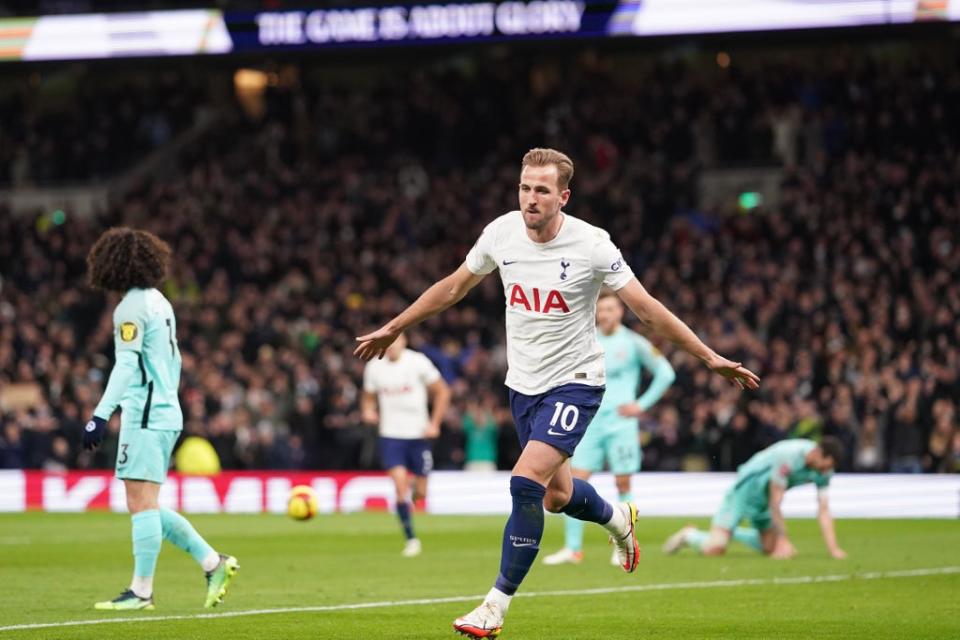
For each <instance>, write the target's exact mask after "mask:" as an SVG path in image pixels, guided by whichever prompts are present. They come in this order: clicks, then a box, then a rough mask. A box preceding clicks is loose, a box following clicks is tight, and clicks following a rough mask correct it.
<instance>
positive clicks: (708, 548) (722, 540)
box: [703, 531, 730, 556]
mask: <svg viewBox="0 0 960 640" xmlns="http://www.w3.org/2000/svg"><path fill="white" fill-rule="evenodd" d="M729 541H730V538H729V536H727V535H726V534H725V533H722V532H720V531H711V532H710V536H709V537H708V538H707V541H706V542H705V543H704V544H703V555H705V556H722V555H723V554H724V553H726V552H727V544H728V543H729Z"/></svg>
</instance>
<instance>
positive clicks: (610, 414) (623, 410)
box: [543, 289, 676, 565]
mask: <svg viewBox="0 0 960 640" xmlns="http://www.w3.org/2000/svg"><path fill="white" fill-rule="evenodd" d="M622 321H623V303H621V302H620V298H618V297H617V295H616V294H615V293H614V292H613V291H611V290H609V289H605V290H604V291H603V292H601V293H600V299H599V300H598V301H597V328H598V329H599V330H600V331H599V332H598V333H597V341H598V342H599V343H600V346H601V347H603V351H604V365H605V366H606V368H607V390H606V392H605V393H604V394H603V401H602V402H601V403H600V409H599V410H598V411H597V416H596V417H595V418H594V419H593V422H591V423H590V427H589V428H588V429H587V434H586V435H585V436H583V440H581V441H580V444H579V445H578V446H577V450H576V451H574V452H573V457H572V458H571V459H570V466H571V467H572V468H571V472H572V473H573V477H575V478H580V479H581V480H587V479H589V478H590V475H591V474H592V473H594V472H596V471H602V470H603V463H604V460H606V463H607V465H608V466H609V468H610V471H612V472H613V474H614V476H615V479H616V483H617V491H618V492H619V494H620V502H633V496H632V495H630V478H631V474H634V473H636V472H637V471H640V460H641V451H640V427H639V424H638V423H637V418H638V417H640V415H641V414H643V413H644V412H645V411H647V410H649V409H650V407H652V406H653V405H654V404H655V403H656V402H657V400H659V399H660V398H661V396H663V394H664V393H666V391H667V389H669V388H670V385H671V384H673V381H674V380H675V379H676V373H674V371H673V367H671V366H670V362H669V361H668V360H667V359H666V358H665V357H663V354H661V353H660V352H659V351H657V349H656V347H654V346H653V345H652V344H650V341H649V340H647V339H646V338H644V337H643V336H641V335H639V334H637V333H634V332H633V331H631V330H630V329H627V328H626V327H625V326H623V324H622ZM644 367H646V368H647V369H649V370H650V371H651V372H652V373H653V381H652V382H651V383H650V387H649V388H648V389H647V390H646V391H645V392H644V393H643V395H641V396H640V397H639V398H636V393H637V385H638V384H639V382H640V372H641V371H642V369H643V368H644ZM635 398H636V399H635ZM563 520H564V528H565V532H566V535H565V536H564V540H565V544H564V547H563V549H560V551H557V552H556V553H552V554H550V555H549V556H547V557H546V558H544V559H543V563H544V564H548V565H557V564H564V563H572V564H578V563H579V562H580V561H581V560H582V559H583V521H582V520H577V519H576V518H571V517H570V516H564V519H563ZM610 562H611V564H613V565H619V564H620V561H619V556H618V553H617V550H616V548H614V550H613V557H612V558H611V559H610Z"/></svg>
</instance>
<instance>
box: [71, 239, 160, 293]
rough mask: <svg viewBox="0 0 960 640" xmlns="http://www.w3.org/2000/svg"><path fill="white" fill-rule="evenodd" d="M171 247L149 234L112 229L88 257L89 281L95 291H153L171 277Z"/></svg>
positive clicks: (95, 245) (91, 250)
mask: <svg viewBox="0 0 960 640" xmlns="http://www.w3.org/2000/svg"><path fill="white" fill-rule="evenodd" d="M171 255H172V252H171V251H170V245H168V244H167V243H166V242H164V241H163V240H161V239H160V238H158V237H157V236H155V235H153V234H152V233H150V232H148V231H140V230H139V229H131V228H129V227H114V228H112V229H108V230H107V231H106V232H104V234H103V235H101V236H100V238H99V239H97V241H96V242H95V243H94V244H93V247H92V248H91V249H90V253H88V254H87V280H88V282H89V283H90V286H91V287H93V288H94V289H101V290H104V291H119V292H126V291H128V290H130V289H151V288H154V287H158V286H160V285H161V284H162V283H163V281H164V279H165V278H166V277H167V267H168V266H169V264H170V256H171Z"/></svg>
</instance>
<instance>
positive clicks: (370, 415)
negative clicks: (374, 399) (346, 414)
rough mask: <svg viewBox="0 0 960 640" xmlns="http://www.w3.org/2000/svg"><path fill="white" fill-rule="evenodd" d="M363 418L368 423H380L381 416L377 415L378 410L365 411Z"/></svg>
mask: <svg viewBox="0 0 960 640" xmlns="http://www.w3.org/2000/svg"><path fill="white" fill-rule="evenodd" d="M361 418H362V419H363V421H364V422H365V423H367V424H372V425H376V424H380V416H379V415H377V412H376V411H364V412H363V415H362V416H361Z"/></svg>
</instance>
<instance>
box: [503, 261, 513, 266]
mask: <svg viewBox="0 0 960 640" xmlns="http://www.w3.org/2000/svg"><path fill="white" fill-rule="evenodd" d="M514 262H516V260H504V261H503V266H507V265H508V264H513V263H514Z"/></svg>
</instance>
